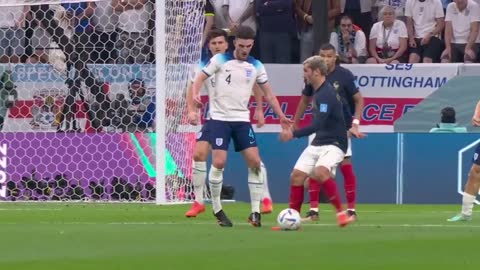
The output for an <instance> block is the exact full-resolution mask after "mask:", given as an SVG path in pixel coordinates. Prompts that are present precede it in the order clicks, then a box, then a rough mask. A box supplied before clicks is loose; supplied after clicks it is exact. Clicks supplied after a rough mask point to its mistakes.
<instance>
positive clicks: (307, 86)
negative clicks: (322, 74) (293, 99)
mask: <svg viewBox="0 0 480 270" xmlns="http://www.w3.org/2000/svg"><path fill="white" fill-rule="evenodd" d="M302 95H304V96H307V97H311V96H313V87H312V86H311V85H310V84H308V83H306V84H305V87H304V88H303V90H302Z"/></svg>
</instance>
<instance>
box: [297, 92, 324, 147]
mask: <svg viewBox="0 0 480 270" xmlns="http://www.w3.org/2000/svg"><path fill="white" fill-rule="evenodd" d="M314 102H315V105H316V106H314V110H318V112H319V113H318V115H317V117H315V118H314V119H313V121H312V123H311V125H310V126H307V127H304V128H301V129H297V130H295V131H294V132H293V137H295V138H302V137H306V136H309V135H311V134H313V133H315V132H316V131H317V130H321V129H325V125H326V123H327V119H328V116H329V115H330V113H331V111H332V106H333V102H332V100H331V98H329V97H328V96H327V95H317V96H316V97H315V100H314Z"/></svg>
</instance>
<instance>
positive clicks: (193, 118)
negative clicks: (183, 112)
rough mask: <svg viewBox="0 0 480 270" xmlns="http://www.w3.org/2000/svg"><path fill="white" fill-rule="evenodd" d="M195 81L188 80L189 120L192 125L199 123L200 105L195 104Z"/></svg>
mask: <svg viewBox="0 0 480 270" xmlns="http://www.w3.org/2000/svg"><path fill="white" fill-rule="evenodd" d="M192 86H193V83H192V82H191V81H188V84H187V112H188V122H189V123H190V124H191V125H194V126H195V125H198V122H199V121H198V120H199V119H198V114H197V113H198V107H197V106H195V102H194V101H193V93H192V92H193V91H192Z"/></svg>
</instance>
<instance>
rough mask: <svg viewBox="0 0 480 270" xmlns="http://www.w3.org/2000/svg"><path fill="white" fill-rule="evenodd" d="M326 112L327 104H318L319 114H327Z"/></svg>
mask: <svg viewBox="0 0 480 270" xmlns="http://www.w3.org/2000/svg"><path fill="white" fill-rule="evenodd" d="M327 110H328V104H326V103H321V104H320V112H327Z"/></svg>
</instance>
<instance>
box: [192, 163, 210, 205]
mask: <svg viewBox="0 0 480 270" xmlns="http://www.w3.org/2000/svg"><path fill="white" fill-rule="evenodd" d="M192 178H193V179H192V182H193V194H195V201H196V202H198V203H201V204H203V189H204V187H205V178H207V162H205V161H194V162H193V177H192Z"/></svg>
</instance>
